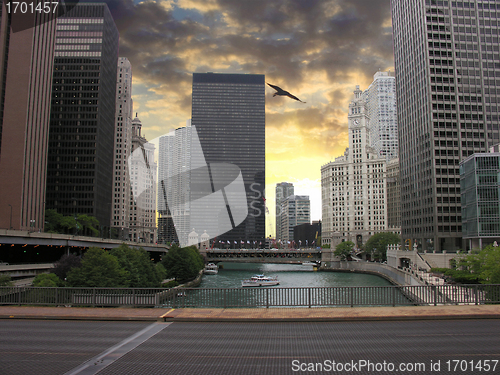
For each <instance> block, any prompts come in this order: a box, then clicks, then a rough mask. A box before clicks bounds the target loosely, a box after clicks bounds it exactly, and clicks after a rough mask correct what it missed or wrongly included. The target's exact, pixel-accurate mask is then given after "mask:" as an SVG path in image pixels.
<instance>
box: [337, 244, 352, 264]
mask: <svg viewBox="0 0 500 375" xmlns="http://www.w3.org/2000/svg"><path fill="white" fill-rule="evenodd" d="M353 248H354V242H352V241H345V242H341V243H339V244H338V245H337V246H335V251H334V252H333V255H335V256H337V257H340V260H347V257H348V256H349V255H350V254H351V251H352V249H353Z"/></svg>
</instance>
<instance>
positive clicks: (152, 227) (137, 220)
mask: <svg viewBox="0 0 500 375" xmlns="http://www.w3.org/2000/svg"><path fill="white" fill-rule="evenodd" d="M141 130H142V123H141V120H139V118H138V117H137V114H136V117H135V118H134V119H133V120H132V152H131V154H130V156H129V158H128V160H127V169H128V174H129V178H130V217H129V220H130V240H131V241H134V242H147V243H154V242H156V172H157V170H156V162H155V145H154V144H153V143H151V142H148V141H147V140H146V138H145V137H144V136H143V135H142V131H141Z"/></svg>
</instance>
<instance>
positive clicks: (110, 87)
mask: <svg viewBox="0 0 500 375" xmlns="http://www.w3.org/2000/svg"><path fill="white" fill-rule="evenodd" d="M117 60H118V31H117V29H116V26H115V23H114V21H113V18H112V16H111V13H110V12H109V9H108V6H107V5H106V4H104V3H79V4H78V5H77V6H75V7H74V8H73V9H72V10H71V11H69V12H68V13H66V14H65V15H64V16H61V17H59V18H58V19H57V34H56V49H55V60H54V74H53V84H52V108H51V113H50V134H49V159H48V166H47V196H46V207H47V208H53V209H56V210H57V211H58V212H59V213H61V214H63V215H77V214H87V215H90V216H94V217H96V218H97V220H99V222H100V224H101V226H104V227H105V228H106V232H107V229H109V225H110V222H111V212H112V208H113V207H112V205H113V201H112V197H113V186H114V187H120V186H121V181H113V176H114V174H113V150H114V143H115V142H114V135H115V100H116V96H115V93H116V70H117Z"/></svg>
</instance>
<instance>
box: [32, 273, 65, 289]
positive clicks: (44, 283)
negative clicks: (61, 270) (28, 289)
mask: <svg viewBox="0 0 500 375" xmlns="http://www.w3.org/2000/svg"><path fill="white" fill-rule="evenodd" d="M33 286H39V287H57V286H62V282H61V279H59V277H57V275H56V274H55V273H41V274H39V275H37V276H36V277H35V279H34V280H33Z"/></svg>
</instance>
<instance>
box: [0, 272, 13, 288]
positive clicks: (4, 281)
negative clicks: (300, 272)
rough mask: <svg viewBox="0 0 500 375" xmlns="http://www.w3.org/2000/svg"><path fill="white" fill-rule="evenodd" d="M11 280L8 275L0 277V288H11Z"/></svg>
mask: <svg viewBox="0 0 500 375" xmlns="http://www.w3.org/2000/svg"><path fill="white" fill-rule="evenodd" d="M12 285H13V283H12V279H11V278H10V276H9V275H0V286H12Z"/></svg>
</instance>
